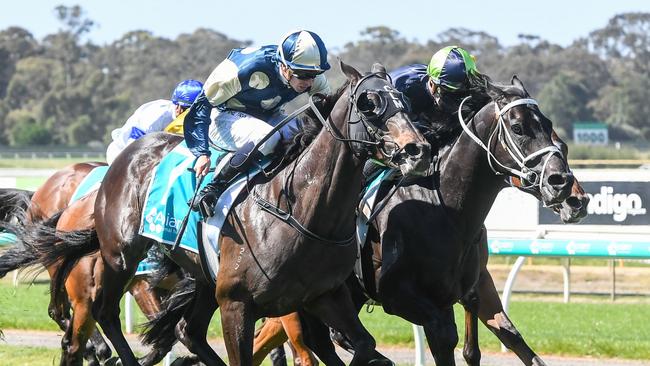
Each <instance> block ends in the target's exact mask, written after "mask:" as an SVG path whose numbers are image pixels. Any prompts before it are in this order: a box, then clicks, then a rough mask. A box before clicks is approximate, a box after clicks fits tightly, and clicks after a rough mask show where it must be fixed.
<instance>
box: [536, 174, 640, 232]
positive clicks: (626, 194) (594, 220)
mask: <svg viewBox="0 0 650 366" xmlns="http://www.w3.org/2000/svg"><path fill="white" fill-rule="evenodd" d="M580 184H581V185H582V187H583V188H584V189H585V192H586V193H587V194H588V195H589V198H590V201H589V206H588V208H587V211H588V213H589V214H588V215H587V217H585V218H584V219H582V221H581V222H580V223H579V224H578V225H650V216H649V215H648V212H647V204H648V202H650V184H649V183H648V182H613V181H602V182H580ZM538 213H539V224H540V225H555V224H561V223H562V222H561V221H560V217H559V216H558V215H556V214H555V213H553V212H551V210H549V209H547V208H544V207H542V205H541V204H539V205H538Z"/></svg>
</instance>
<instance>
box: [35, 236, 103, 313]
mask: <svg viewBox="0 0 650 366" xmlns="http://www.w3.org/2000/svg"><path fill="white" fill-rule="evenodd" d="M54 236H55V238H56V239H55V240H56V242H55V243H56V244H54V245H52V244H50V245H49V246H45V247H43V248H41V249H40V254H41V258H40V262H41V263H42V264H43V265H44V266H46V267H49V266H51V265H53V264H55V263H60V265H59V266H58V268H57V270H56V272H55V273H54V275H53V277H52V279H51V280H52V282H53V283H54V285H53V286H52V287H51V289H52V291H54V302H55V303H56V304H61V303H62V302H63V301H65V299H64V298H63V297H62V295H63V294H65V291H64V289H65V280H66V279H67V278H68V274H69V273H70V271H71V270H72V268H73V267H74V265H75V264H76V263H77V262H78V261H79V259H81V258H83V257H85V256H87V255H89V254H91V253H94V252H96V251H98V250H99V238H98V237H97V231H96V230H95V229H86V230H75V231H55V233H54Z"/></svg>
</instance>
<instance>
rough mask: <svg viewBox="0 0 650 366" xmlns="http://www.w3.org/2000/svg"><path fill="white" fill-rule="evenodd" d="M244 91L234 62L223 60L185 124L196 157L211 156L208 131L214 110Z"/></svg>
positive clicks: (193, 106)
mask: <svg viewBox="0 0 650 366" xmlns="http://www.w3.org/2000/svg"><path fill="white" fill-rule="evenodd" d="M241 90H242V87H241V83H240V82H239V69H238V68H237V65H235V64H234V63H233V62H232V61H230V60H228V59H226V60H223V61H222V62H221V63H220V64H219V65H218V66H217V67H216V68H215V69H214V70H213V71H212V73H211V74H210V76H209V77H208V79H207V80H206V82H205V84H204V85H203V93H201V95H199V97H198V98H197V99H196V101H195V102H194V104H193V105H192V107H191V108H190V111H189V113H188V115H187V117H186V118H185V121H184V123H183V130H184V131H183V132H184V135H185V140H186V141H187V146H188V147H189V149H190V151H191V152H192V154H194V156H197V157H198V156H202V155H205V156H210V149H209V141H208V129H209V127H210V121H211V120H210V112H211V110H212V108H214V107H216V106H218V105H220V104H223V103H225V102H226V101H228V99H230V98H232V97H233V96H235V95H236V94H237V93H239V92H240V91H241Z"/></svg>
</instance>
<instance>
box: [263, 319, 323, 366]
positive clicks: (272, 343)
mask: <svg viewBox="0 0 650 366" xmlns="http://www.w3.org/2000/svg"><path fill="white" fill-rule="evenodd" d="M287 339H288V340H289V341H290V343H291V346H292V347H293V349H292V351H294V363H297V364H299V365H301V366H311V365H316V364H318V361H317V360H316V359H315V357H314V356H313V354H312V353H311V351H310V350H309V348H308V347H307V346H306V345H305V343H304V341H303V332H302V325H301V323H300V316H299V315H298V313H291V314H288V315H285V316H282V317H280V318H267V319H266V321H265V322H264V324H263V325H262V328H261V329H260V332H259V334H257V335H256V336H255V340H254V342H253V365H259V364H261V363H262V361H263V360H264V358H265V357H266V355H267V354H268V353H269V352H270V351H271V350H273V349H274V348H276V347H279V346H281V345H282V344H283V343H284V342H286V341H287Z"/></svg>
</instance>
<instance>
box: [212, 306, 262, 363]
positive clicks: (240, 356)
mask: <svg viewBox="0 0 650 366" xmlns="http://www.w3.org/2000/svg"><path fill="white" fill-rule="evenodd" d="M219 306H220V307H221V328H222V329H223V340H224V343H225V344H226V349H227V350H228V362H229V364H230V366H241V365H252V364H253V352H252V349H253V337H254V335H255V334H254V333H255V318H254V316H253V311H252V310H253V309H252V305H251V303H250V300H247V299H238V300H232V299H229V298H226V299H225V300H223V301H221V302H220V303H219Z"/></svg>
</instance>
